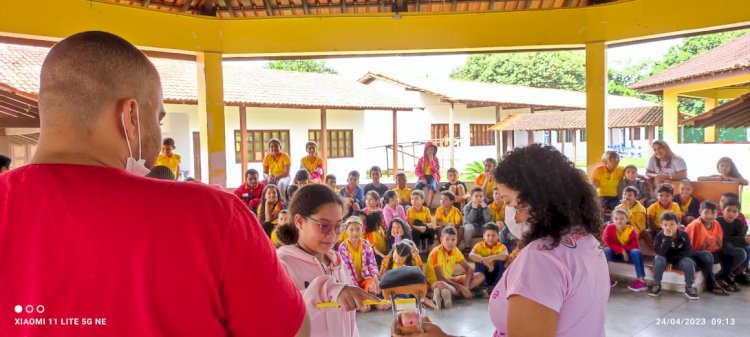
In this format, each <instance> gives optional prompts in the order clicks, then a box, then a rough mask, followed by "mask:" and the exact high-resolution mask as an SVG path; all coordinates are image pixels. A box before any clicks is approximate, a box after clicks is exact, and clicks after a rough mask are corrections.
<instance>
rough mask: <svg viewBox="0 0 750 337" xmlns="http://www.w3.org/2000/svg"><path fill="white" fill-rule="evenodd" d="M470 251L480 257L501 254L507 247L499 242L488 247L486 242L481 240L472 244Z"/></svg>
mask: <svg viewBox="0 0 750 337" xmlns="http://www.w3.org/2000/svg"><path fill="white" fill-rule="evenodd" d="M471 251H472V252H474V254H477V255H479V256H481V257H488V256H492V255H497V254H502V253H503V252H506V253H507V251H508V248H506V247H505V245H504V244H502V243H500V242H498V243H496V244H495V245H494V246H492V247H490V246H489V245H488V244H487V242H484V241H481V242H478V243H477V244H476V245H474V248H472V249H471Z"/></svg>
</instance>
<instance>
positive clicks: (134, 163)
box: [120, 108, 151, 177]
mask: <svg viewBox="0 0 750 337" xmlns="http://www.w3.org/2000/svg"><path fill="white" fill-rule="evenodd" d="M120 121H121V122H122V129H123V131H125V143H126V144H128V155H129V156H128V160H127V163H126V164H125V171H128V172H130V173H132V174H134V175H137V176H139V177H144V176H146V175H147V174H148V173H149V172H151V170H149V169H148V168H147V167H146V160H145V159H143V153H141V119H140V115H139V113H138V108H136V110H135V121H136V123H138V158H139V159H137V160H136V159H135V158H133V151H132V149H131V148H130V139H129V138H128V132H127V129H126V128H125V116H123V115H120Z"/></svg>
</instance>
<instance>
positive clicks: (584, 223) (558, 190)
mask: <svg viewBox="0 0 750 337" xmlns="http://www.w3.org/2000/svg"><path fill="white" fill-rule="evenodd" d="M494 175H495V180H497V182H498V184H503V185H505V186H507V187H508V188H510V189H513V190H515V191H518V199H519V200H518V202H519V203H523V204H528V205H529V206H530V209H529V215H530V217H529V220H528V224H529V227H530V228H529V231H528V232H526V234H524V236H523V238H521V239H522V240H521V241H522V243H521V246H523V245H524V244H526V243H529V242H531V241H533V240H536V239H539V238H544V237H549V238H551V239H552V245H551V246H549V248H550V249H551V248H554V247H557V245H559V244H560V239H561V237H562V236H563V235H565V234H568V233H569V232H570V229H571V228H572V227H575V226H580V227H582V229H583V230H585V231H586V232H587V233H589V234H591V235H593V236H594V237H595V238H598V237H599V236H601V231H602V224H603V223H602V217H601V214H602V211H601V206H600V205H599V201H598V199H597V196H596V191H595V190H594V187H593V186H592V185H591V184H589V182H588V180H587V178H586V175H585V173H583V172H582V171H581V170H579V169H577V168H576V167H575V165H574V164H573V163H572V162H571V161H570V160H568V158H567V157H565V155H563V154H562V153H560V151H558V150H557V149H555V148H554V147H552V146H542V145H540V144H532V145H529V146H526V147H522V148H517V149H515V150H513V151H511V152H509V153H508V154H507V155H505V157H504V158H503V160H502V165H500V166H498V167H497V168H496V169H495V172H494Z"/></svg>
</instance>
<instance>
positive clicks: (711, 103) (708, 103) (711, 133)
mask: <svg viewBox="0 0 750 337" xmlns="http://www.w3.org/2000/svg"><path fill="white" fill-rule="evenodd" d="M703 104H704V105H703V112H707V111H709V110H711V109H713V108H715V107H716V98H706V99H704V100H703ZM718 138H719V135H718V133H716V125H711V126H708V127H706V128H705V129H703V142H705V143H716V141H717V140H718Z"/></svg>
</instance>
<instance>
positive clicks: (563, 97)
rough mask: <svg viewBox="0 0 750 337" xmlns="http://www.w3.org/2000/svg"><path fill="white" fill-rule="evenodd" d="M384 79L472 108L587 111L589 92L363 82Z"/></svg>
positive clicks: (616, 100) (403, 79) (407, 79)
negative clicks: (490, 106) (380, 81)
mask: <svg viewBox="0 0 750 337" xmlns="http://www.w3.org/2000/svg"><path fill="white" fill-rule="evenodd" d="M375 79H381V80H385V81H388V82H392V83H394V84H397V85H400V86H403V87H404V88H406V89H410V90H417V91H421V92H424V93H428V94H432V95H435V96H438V97H441V98H443V99H445V100H448V101H453V102H459V103H465V104H469V105H483V104H484V105H495V104H497V105H500V106H503V107H507V108H538V109H548V110H565V109H568V110H571V109H585V108H586V93H585V92H578V91H570V90H562V89H548V88H534V87H524V86H518V85H509V84H497V83H485V82H476V81H461V80H452V79H434V78H428V77H424V76H409V75H395V74H387V73H383V72H369V73H367V74H366V75H365V76H363V77H362V78H360V80H359V81H360V82H362V83H370V82H372V81H373V80H375ZM607 105H608V106H610V107H612V108H635V107H645V106H655V105H656V104H654V103H651V102H648V101H644V100H641V99H638V98H634V97H625V96H616V95H607Z"/></svg>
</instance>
